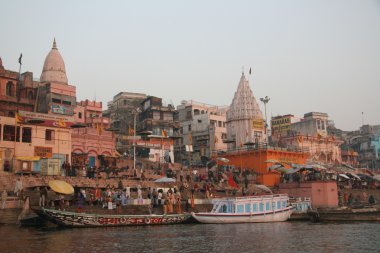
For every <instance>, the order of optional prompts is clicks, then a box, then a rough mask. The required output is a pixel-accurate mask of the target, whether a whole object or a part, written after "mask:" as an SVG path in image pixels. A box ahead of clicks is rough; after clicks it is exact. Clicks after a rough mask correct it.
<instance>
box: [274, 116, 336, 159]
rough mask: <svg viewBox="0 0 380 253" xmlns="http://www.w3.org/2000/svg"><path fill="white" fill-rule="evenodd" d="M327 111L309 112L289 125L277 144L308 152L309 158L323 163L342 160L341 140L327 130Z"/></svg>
mask: <svg viewBox="0 0 380 253" xmlns="http://www.w3.org/2000/svg"><path fill="white" fill-rule="evenodd" d="M327 123H328V115H327V113H320V112H310V113H306V114H305V115H304V118H303V119H301V120H300V121H298V122H295V123H293V124H291V125H290V131H288V134H287V135H286V136H280V138H279V140H278V145H279V146H282V147H293V148H296V149H298V150H301V151H304V152H308V153H309V154H310V159H311V160H313V161H318V162H324V163H340V162H342V156H341V148H340V146H341V144H342V143H343V141H342V140H340V139H338V138H337V137H336V136H333V135H329V134H328V132H327Z"/></svg>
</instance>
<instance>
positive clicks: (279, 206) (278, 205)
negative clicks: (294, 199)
mask: <svg viewBox="0 0 380 253" xmlns="http://www.w3.org/2000/svg"><path fill="white" fill-rule="evenodd" d="M277 209H281V201H277Z"/></svg>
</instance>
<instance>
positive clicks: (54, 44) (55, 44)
mask: <svg viewBox="0 0 380 253" xmlns="http://www.w3.org/2000/svg"><path fill="white" fill-rule="evenodd" d="M52 49H57V42H55V37H54V41H53V47H52Z"/></svg>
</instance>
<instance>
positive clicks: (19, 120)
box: [15, 112, 24, 124]
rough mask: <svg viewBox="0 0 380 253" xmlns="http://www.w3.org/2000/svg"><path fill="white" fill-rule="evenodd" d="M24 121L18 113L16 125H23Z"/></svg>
mask: <svg viewBox="0 0 380 253" xmlns="http://www.w3.org/2000/svg"><path fill="white" fill-rule="evenodd" d="M23 120H24V119H23V118H22V117H21V116H20V114H19V113H18V112H16V117H15V121H16V124H19V123H22V121H23Z"/></svg>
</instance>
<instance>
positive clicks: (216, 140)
mask: <svg viewBox="0 0 380 253" xmlns="http://www.w3.org/2000/svg"><path fill="white" fill-rule="evenodd" d="M218 141H219V139H218V137H217V136H216V135H215V138H214V143H218Z"/></svg>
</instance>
